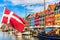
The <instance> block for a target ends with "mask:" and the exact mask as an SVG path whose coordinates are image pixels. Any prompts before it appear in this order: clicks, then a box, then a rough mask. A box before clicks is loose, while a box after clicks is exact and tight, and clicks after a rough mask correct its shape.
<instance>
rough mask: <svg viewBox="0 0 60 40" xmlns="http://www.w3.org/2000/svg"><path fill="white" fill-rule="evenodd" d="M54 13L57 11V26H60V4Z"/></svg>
mask: <svg viewBox="0 0 60 40" xmlns="http://www.w3.org/2000/svg"><path fill="white" fill-rule="evenodd" d="M54 11H55V25H59V26H60V3H58V4H57V5H56V7H55V9H54Z"/></svg>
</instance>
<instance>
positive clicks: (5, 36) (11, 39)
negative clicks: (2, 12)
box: [0, 31, 38, 40]
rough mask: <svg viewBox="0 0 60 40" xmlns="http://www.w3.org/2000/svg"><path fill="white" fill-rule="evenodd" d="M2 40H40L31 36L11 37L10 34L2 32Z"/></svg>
mask: <svg viewBox="0 0 60 40" xmlns="http://www.w3.org/2000/svg"><path fill="white" fill-rule="evenodd" d="M0 40H38V39H37V38H34V37H30V35H28V36H27V35H23V36H16V35H14V34H12V35H10V34H9V33H8V32H2V31H0Z"/></svg>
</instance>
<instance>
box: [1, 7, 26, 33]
mask: <svg viewBox="0 0 60 40" xmlns="http://www.w3.org/2000/svg"><path fill="white" fill-rule="evenodd" d="M1 23H4V24H9V25H10V26H11V27H13V28H15V29H16V30H18V31H20V32H22V31H23V30H24V24H25V22H24V20H23V19H22V18H21V17H19V16H18V15H16V14H15V13H13V12H12V11H10V10H9V9H7V8H4V12H3V16H2V20H1Z"/></svg>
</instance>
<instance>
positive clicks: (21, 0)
mask: <svg viewBox="0 0 60 40" xmlns="http://www.w3.org/2000/svg"><path fill="white" fill-rule="evenodd" d="M5 1H10V2H12V3H13V5H20V4H21V5H22V6H24V7H25V8H27V9H32V12H39V11H42V10H43V7H44V6H37V7H36V6H30V5H34V4H42V5H43V3H44V0H5ZM55 2H56V3H57V2H59V0H46V9H47V8H48V5H49V4H52V3H53V4H54V3H55Z"/></svg>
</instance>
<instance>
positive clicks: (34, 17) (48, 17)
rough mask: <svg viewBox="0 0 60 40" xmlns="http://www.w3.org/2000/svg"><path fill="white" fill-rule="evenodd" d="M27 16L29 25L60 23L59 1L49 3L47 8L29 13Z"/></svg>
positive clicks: (48, 25) (47, 25)
mask: <svg viewBox="0 0 60 40" xmlns="http://www.w3.org/2000/svg"><path fill="white" fill-rule="evenodd" d="M27 17H28V18H27V19H28V20H29V22H28V24H29V26H36V27H37V26H39V27H41V26H43V27H44V26H45V27H51V26H52V27H53V26H54V25H57V24H58V25H60V3H59V4H56V3H55V4H50V5H49V6H48V9H47V10H45V11H42V12H37V13H34V14H29V16H27Z"/></svg>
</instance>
